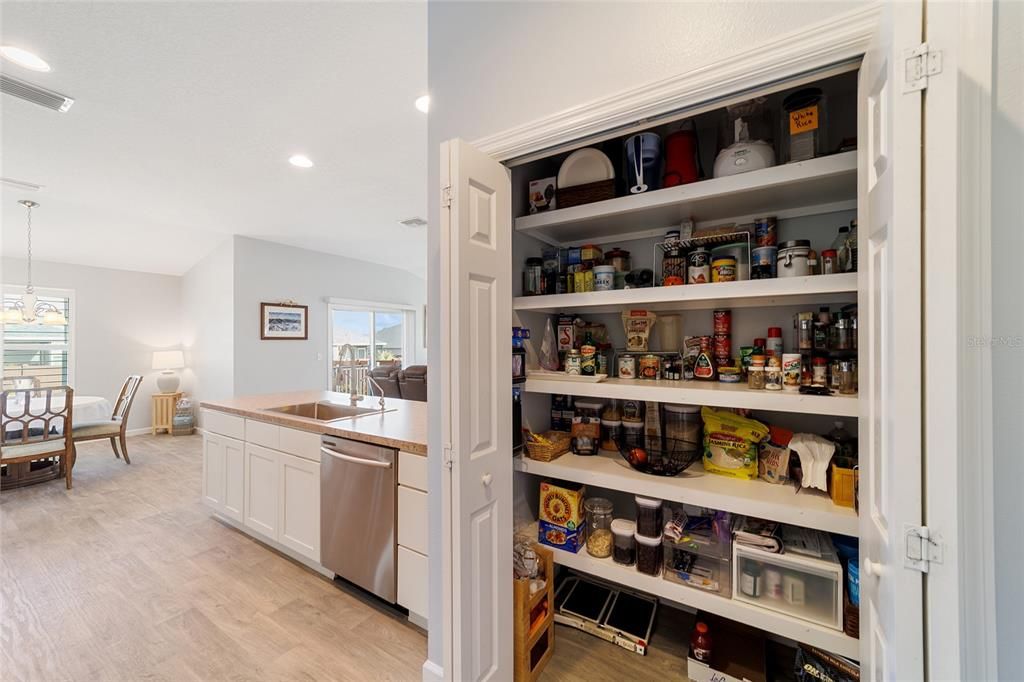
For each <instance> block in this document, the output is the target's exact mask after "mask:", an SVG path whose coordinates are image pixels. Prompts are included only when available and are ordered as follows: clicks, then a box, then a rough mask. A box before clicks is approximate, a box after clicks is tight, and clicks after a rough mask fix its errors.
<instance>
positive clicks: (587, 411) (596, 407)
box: [576, 400, 604, 419]
mask: <svg viewBox="0 0 1024 682" xmlns="http://www.w3.org/2000/svg"><path fill="white" fill-rule="evenodd" d="M603 409H604V403H603V402H601V401H600V400H577V401H576V416H578V417H592V418H594V419H601V410H603Z"/></svg>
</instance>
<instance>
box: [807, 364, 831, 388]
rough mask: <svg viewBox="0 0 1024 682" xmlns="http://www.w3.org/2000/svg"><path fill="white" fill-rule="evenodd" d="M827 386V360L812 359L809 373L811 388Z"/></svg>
mask: <svg viewBox="0 0 1024 682" xmlns="http://www.w3.org/2000/svg"><path fill="white" fill-rule="evenodd" d="M827 384H828V360H827V359H826V358H814V360H813V368H812V372H811V385H812V386H825V385H827Z"/></svg>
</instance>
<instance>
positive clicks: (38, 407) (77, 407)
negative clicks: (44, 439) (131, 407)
mask: <svg viewBox="0 0 1024 682" xmlns="http://www.w3.org/2000/svg"><path fill="white" fill-rule="evenodd" d="M71 404H72V408H73V409H72V411H71V422H72V424H82V423H84V422H88V421H98V420H101V419H110V416H111V415H112V414H113V412H114V408H113V406H112V405H111V404H110V401H109V400H107V399H106V398H104V397H103V396H98V395H76V396H74V397H73V398H72V399H71ZM52 407H53V409H54V410H61V409H63V408H64V397H63V396H61V397H56V396H54V398H53V402H52ZM23 410H24V402H23V401H21V400H16V396H15V395H9V396H8V397H7V409H6V410H3V428H4V430H5V431H7V432H8V433H10V432H11V431H20V430H21V423H20V422H17V421H14V422H12V421H10V420H9V419H8V417H7V415H8V414H11V415H14V416H15V417H17V416H19V415H21V414H24V411H23ZM45 410H46V398H45V397H43V396H38V397H33V398H32V399H31V400H30V401H29V404H28V413H29V414H30V415H33V414H41V413H43V412H44V411H45ZM39 425H40V427H41V426H42V422H39ZM29 428H30V429H31V428H32V425H30V426H29ZM55 428H56V430H57V432H58V433H60V432H61V431H62V429H63V428H64V423H63V420H59V421H56V422H55ZM30 433H31V430H30Z"/></svg>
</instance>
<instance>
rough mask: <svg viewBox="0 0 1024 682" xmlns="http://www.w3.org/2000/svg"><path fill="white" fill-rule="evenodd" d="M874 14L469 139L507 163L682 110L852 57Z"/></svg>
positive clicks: (876, 10) (834, 21) (862, 13)
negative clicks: (478, 137) (476, 138)
mask: <svg viewBox="0 0 1024 682" xmlns="http://www.w3.org/2000/svg"><path fill="white" fill-rule="evenodd" d="M880 17H881V7H880V5H879V4H876V3H872V4H869V5H866V6H864V7H861V8H858V9H856V10H853V11H851V12H847V13H845V14H842V15H839V16H838V17H834V18H831V19H828V20H825V21H821V22H818V23H815V24H810V25H808V26H804V27H802V28H800V29H797V30H796V31H792V32H790V33H786V34H783V35H781V36H777V37H772V39H771V40H770V41H768V42H766V43H764V44H760V45H755V46H753V47H751V48H748V49H746V50H742V51H739V52H736V53H735V54H734V55H732V56H730V57H726V58H724V59H720V60H718V61H716V62H714V63H713V64H708V65H707V66H702V67H699V68H696V69H693V70H691V71H685V72H682V73H680V74H678V75H675V76H670V77H668V78H665V79H662V80H657V81H652V82H649V83H646V84H644V85H640V86H638V87H636V88H630V89H628V90H622V91H620V92H617V93H615V94H612V95H608V96H605V97H599V98H596V99H593V100H590V101H589V102H584V103H583V104H579V105H576V106H573V107H569V108H568V109H565V110H563V111H559V112H557V113H554V114H551V115H549V116H543V117H541V118H538V119H535V120H533V121H529V122H527V123H524V124H522V125H519V126H515V127H514V128H509V129H508V130H504V131H502V132H499V133H495V134H493V135H488V136H486V137H482V138H480V139H478V140H474V141H473V142H472V143H471V144H472V145H473V146H474V147H476V148H477V149H479V150H480V151H482V152H484V153H486V154H489V155H490V156H492V157H494V158H495V159H497V160H498V161H509V160H511V159H516V158H519V157H522V156H526V155H528V154H534V153H537V152H540V151H543V150H546V149H550V148H552V147H557V146H559V145H562V144H567V143H570V142H575V141H578V140H580V139H583V138H586V137H590V136H592V135H599V134H601V133H605V132H607V131H609V130H613V129H616V128H620V127H624V126H629V125H633V124H636V123H637V122H638V121H642V120H644V119H648V118H656V117H659V116H664V115H665V114H668V113H670V112H673V111H679V110H682V109H689V108H692V107H696V106H699V105H701V104H705V103H708V102H712V101H715V100H718V99H721V98H724V97H728V96H731V95H736V94H737V93H742V92H744V91H746V90H751V89H755V88H763V87H764V86H765V85H766V84H770V83H773V82H776V81H781V80H786V79H789V78H792V77H794V76H797V75H799V74H802V73H806V72H808V71H813V70H815V69H819V68H823V67H827V66H831V65H833V64H838V63H841V62H845V61H848V60H851V59H856V58H859V57H860V56H861V55H863V54H864V53H865V51H866V50H867V47H868V44H869V42H870V39H871V35H872V33H873V31H874V28H875V26H877V24H878V20H879V18H880Z"/></svg>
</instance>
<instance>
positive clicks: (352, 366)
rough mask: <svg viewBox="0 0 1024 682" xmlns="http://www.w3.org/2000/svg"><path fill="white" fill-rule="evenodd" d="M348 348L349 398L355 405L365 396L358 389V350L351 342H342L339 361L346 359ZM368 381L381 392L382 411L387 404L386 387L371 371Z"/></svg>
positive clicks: (380, 403)
mask: <svg viewBox="0 0 1024 682" xmlns="http://www.w3.org/2000/svg"><path fill="white" fill-rule="evenodd" d="M346 349H347V350H348V355H349V358H350V360H349V365H348V367H349V376H348V380H349V391H350V392H349V396H348V400H349V403H350V404H352V405H355V404H356V403H357V402H359V401H360V400H362V399H363V396H361V395H359V391H357V390H356V367H357V365H356V351H355V349H354V348H353V347H352V344H351V343H345V344H342V346H341V348H340V349H338V362H342V361H344V359H345V350H346ZM366 381H367V382H368V383H369V384H370V385H371V386H373V387H374V388H375V389H377V392H378V393H380V401H379V405H380V411H381V412H383V411H384V405H385V403H384V389H382V388H381V387H380V384H379V383H377V380H376V379H374V378H373V377H371V376H370V373H369V372H367V373H366Z"/></svg>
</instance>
